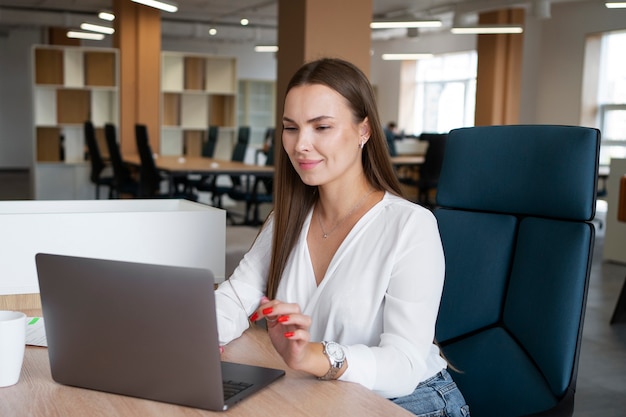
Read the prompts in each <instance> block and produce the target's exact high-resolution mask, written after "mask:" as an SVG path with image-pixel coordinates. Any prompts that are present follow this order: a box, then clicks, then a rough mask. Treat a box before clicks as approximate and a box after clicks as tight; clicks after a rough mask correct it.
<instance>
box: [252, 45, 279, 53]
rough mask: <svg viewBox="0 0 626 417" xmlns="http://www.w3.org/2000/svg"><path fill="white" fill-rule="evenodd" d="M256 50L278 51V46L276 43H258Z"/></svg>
mask: <svg viewBox="0 0 626 417" xmlns="http://www.w3.org/2000/svg"><path fill="white" fill-rule="evenodd" d="M254 52H278V46H276V45H256V46H255V47H254Z"/></svg>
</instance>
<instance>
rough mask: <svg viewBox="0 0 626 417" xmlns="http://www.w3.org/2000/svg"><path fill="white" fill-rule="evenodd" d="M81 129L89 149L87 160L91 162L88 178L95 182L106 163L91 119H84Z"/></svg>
mask: <svg viewBox="0 0 626 417" xmlns="http://www.w3.org/2000/svg"><path fill="white" fill-rule="evenodd" d="M83 129H84V133H85V142H87V150H88V151H89V160H90V163H91V173H90V175H89V178H90V179H91V181H92V182H97V181H98V179H99V178H100V174H101V173H102V170H103V169H104V168H105V166H106V165H105V164H104V161H103V160H102V154H101V153H100V148H99V147H98V141H97V140H96V130H95V128H94V126H93V123H92V122H91V121H86V122H85V123H84V124H83Z"/></svg>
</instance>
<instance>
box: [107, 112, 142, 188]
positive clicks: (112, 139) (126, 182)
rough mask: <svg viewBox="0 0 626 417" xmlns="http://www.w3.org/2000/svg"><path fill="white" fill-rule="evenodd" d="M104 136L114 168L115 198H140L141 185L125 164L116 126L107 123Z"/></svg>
mask: <svg viewBox="0 0 626 417" xmlns="http://www.w3.org/2000/svg"><path fill="white" fill-rule="evenodd" d="M104 135H105V137H106V142H107V147H108V149H109V158H111V166H112V167H113V190H114V198H120V197H121V196H125V195H128V196H131V197H138V196H139V183H138V182H137V180H135V179H134V178H133V176H132V173H131V171H130V169H129V168H128V166H127V165H126V164H125V163H124V160H123V158H122V153H121V152H120V147H119V144H118V143H117V129H116V128H115V125H113V124H111V123H107V124H105V125H104Z"/></svg>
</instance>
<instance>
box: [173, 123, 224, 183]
mask: <svg viewBox="0 0 626 417" xmlns="http://www.w3.org/2000/svg"><path fill="white" fill-rule="evenodd" d="M217 137H218V127H217V126H209V129H208V130H207V137H206V140H204V141H202V150H201V156H202V157H204V158H213V156H214V155H215V148H216V147H217ZM212 179H213V175H197V174H190V175H188V176H187V177H186V178H183V179H181V180H179V185H182V186H183V187H185V190H186V192H188V193H193V192H194V190H198V188H199V187H200V188H202V190H199V191H205V190H204V188H206V184H210V183H211V181H212Z"/></svg>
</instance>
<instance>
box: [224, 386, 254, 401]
mask: <svg viewBox="0 0 626 417" xmlns="http://www.w3.org/2000/svg"><path fill="white" fill-rule="evenodd" d="M223 385H224V400H228V399H229V398H230V397H232V396H233V395H237V394H239V393H240V392H241V391H243V390H245V389H246V388H249V387H251V386H252V384H248V383H246V382H238V381H223Z"/></svg>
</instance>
